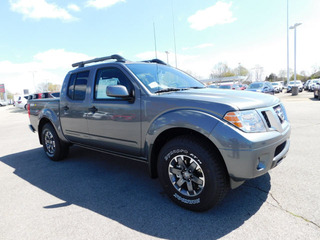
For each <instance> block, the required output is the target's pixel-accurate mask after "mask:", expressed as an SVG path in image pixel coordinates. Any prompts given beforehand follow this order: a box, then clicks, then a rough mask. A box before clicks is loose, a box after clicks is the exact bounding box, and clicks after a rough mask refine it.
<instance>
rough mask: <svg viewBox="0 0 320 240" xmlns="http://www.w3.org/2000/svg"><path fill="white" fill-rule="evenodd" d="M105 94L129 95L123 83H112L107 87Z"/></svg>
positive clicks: (113, 95) (123, 96)
mask: <svg viewBox="0 0 320 240" xmlns="http://www.w3.org/2000/svg"><path fill="white" fill-rule="evenodd" d="M106 90H107V96H109V97H121V98H126V97H130V94H129V92H128V89H127V88H126V87H125V86H123V85H113V86H108V87H107V89H106Z"/></svg>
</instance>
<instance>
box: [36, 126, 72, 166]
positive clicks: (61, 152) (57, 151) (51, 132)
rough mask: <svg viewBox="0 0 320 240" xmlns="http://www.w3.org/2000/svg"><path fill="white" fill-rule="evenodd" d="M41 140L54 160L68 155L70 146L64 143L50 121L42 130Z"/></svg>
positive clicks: (46, 151)
mask: <svg viewBox="0 0 320 240" xmlns="http://www.w3.org/2000/svg"><path fill="white" fill-rule="evenodd" d="M41 140H42V145H43V149H44V151H45V153H46V154H47V156H48V157H49V158H50V159H51V160H53V161H59V160H62V159H63V158H64V157H66V156H67V154H68V150H69V147H68V146H67V145H66V144H65V143H63V142H62V141H61V140H60V139H59V137H58V135H57V133H56V131H55V129H54V128H53V126H52V125H51V124H50V123H46V124H45V125H44V126H43V128H42V132H41Z"/></svg>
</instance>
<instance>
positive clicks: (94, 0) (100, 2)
mask: <svg viewBox="0 0 320 240" xmlns="http://www.w3.org/2000/svg"><path fill="white" fill-rule="evenodd" d="M119 2H126V1H125V0H89V1H87V6H88V7H95V8H97V9H101V8H108V7H111V6H113V5H115V4H116V3H119Z"/></svg>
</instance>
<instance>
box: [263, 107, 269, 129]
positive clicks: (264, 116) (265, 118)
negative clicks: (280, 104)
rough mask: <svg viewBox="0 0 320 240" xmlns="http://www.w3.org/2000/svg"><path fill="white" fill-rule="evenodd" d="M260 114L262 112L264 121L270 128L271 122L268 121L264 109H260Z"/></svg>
mask: <svg viewBox="0 0 320 240" xmlns="http://www.w3.org/2000/svg"><path fill="white" fill-rule="evenodd" d="M261 114H262V116H263V118H264V120H265V121H266V123H267V126H268V128H271V123H270V121H269V118H268V116H267V114H266V111H262V112H261Z"/></svg>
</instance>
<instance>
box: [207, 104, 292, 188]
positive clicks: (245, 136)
mask: <svg viewBox="0 0 320 240" xmlns="http://www.w3.org/2000/svg"><path fill="white" fill-rule="evenodd" d="M269 109H273V108H269ZM264 110H265V109H263V111H264ZM267 115H269V119H270V120H271V118H272V116H273V115H272V114H269V113H268V114H267ZM269 124H270V123H269ZM273 124H274V125H273ZM271 125H273V126H271V127H269V128H268V130H267V132H262V133H245V132H243V131H241V130H239V129H237V128H235V127H233V126H231V125H229V124H227V123H224V122H220V123H218V124H217V126H216V127H215V129H214V130H213V132H212V135H211V138H212V140H213V142H214V143H215V145H216V146H217V148H218V149H219V151H220V153H221V155H222V157H223V159H224V162H225V164H226V167H227V170H228V173H229V176H230V178H231V180H233V181H236V182H241V181H245V180H248V179H252V178H255V177H258V176H261V175H263V174H265V173H267V172H268V171H269V170H270V169H272V168H274V167H276V166H277V165H278V164H279V163H281V162H282V160H283V159H284V158H285V157H286V155H287V153H288V151H289V147H290V133H291V126H290V123H289V122H288V121H287V120H284V121H283V122H282V123H280V122H279V123H278V125H277V126H276V127H274V126H275V125H276V122H274V123H272V121H271Z"/></svg>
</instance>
